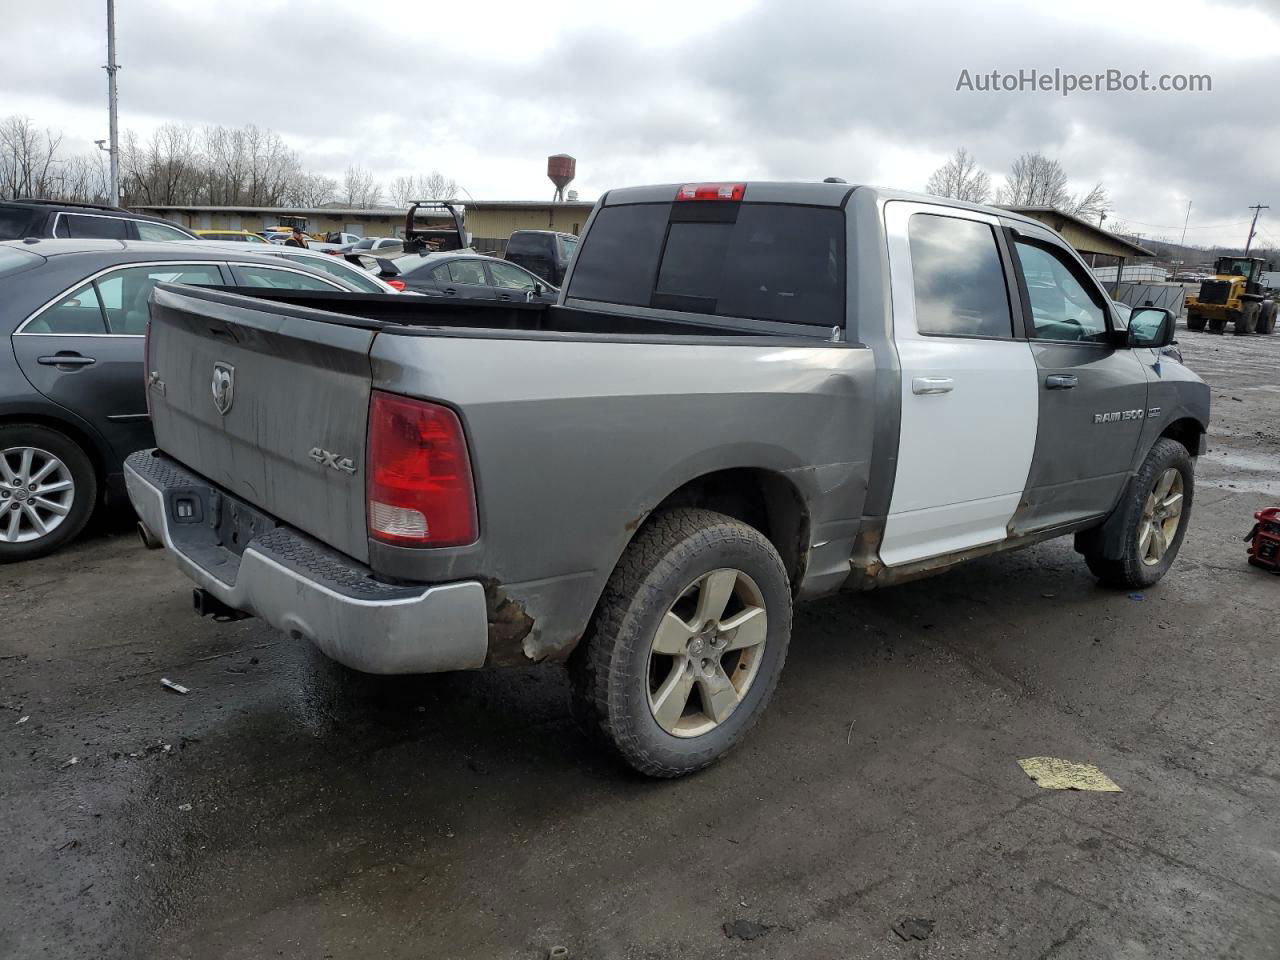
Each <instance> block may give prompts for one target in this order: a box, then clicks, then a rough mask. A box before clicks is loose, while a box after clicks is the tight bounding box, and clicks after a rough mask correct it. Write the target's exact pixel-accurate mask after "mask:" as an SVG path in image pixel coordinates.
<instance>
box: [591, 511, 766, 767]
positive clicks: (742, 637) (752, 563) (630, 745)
mask: <svg viewBox="0 0 1280 960" xmlns="http://www.w3.org/2000/svg"><path fill="white" fill-rule="evenodd" d="M790 637H791V588H790V584H789V581H788V579H787V572H786V569H785V568H784V567H783V565H782V560H781V558H780V557H779V556H778V552H777V550H775V549H774V547H773V545H772V544H771V543H770V542H769V541H768V539H766V538H765V536H764V535H763V534H761V533H760V532H759V531H758V530H756V529H755V528H754V527H751V526H748V525H747V524H745V523H742V522H740V521H738V520H734V519H733V518H732V517H728V516H725V515H723V514H720V513H714V512H712V511H710V510H701V509H678V510H670V511H667V512H664V513H662V514H659V515H658V516H656V517H654V518H653V519H652V520H651V521H650V523H649V524H648V525H647V526H646V527H645V529H644V530H642V531H641V532H640V533H639V534H638V535H637V536H636V539H635V540H634V541H633V542H632V543H631V545H630V546H629V547H628V548H627V551H626V552H625V553H624V554H623V556H622V560H621V561H620V562H619V564H618V567H617V569H616V570H615V571H614V573H613V576H612V577H610V579H609V584H608V586H607V587H606V588H605V591H604V595H603V596H602V597H601V600H600V604H599V606H598V607H597V609H596V613H595V616H594V618H593V620H592V625H591V629H590V630H589V631H588V634H587V637H586V638H585V639H584V640H583V642H582V644H581V645H580V646H579V647H578V649H577V650H576V651H574V655H573V658H572V659H571V661H570V664H569V668H570V674H571V677H572V680H573V688H574V698H575V704H574V706H575V714H576V715H577V717H578V719H579V721H580V722H581V723H582V724H583V725H584V726H585V727H586V728H587V731H586V732H588V733H589V734H592V735H597V737H598V739H601V740H603V741H604V742H605V744H607V745H608V746H610V747H611V748H612V749H613V750H614V751H616V752H617V753H618V754H619V755H621V757H622V759H623V760H625V761H626V762H627V763H628V764H629V765H630V766H631V767H633V768H634V769H635V770H638V771H639V772H641V773H644V774H647V775H649V776H653V777H679V776H683V775H685V774H688V773H692V772H694V771H695V770H700V769H702V768H703V767H706V766H708V765H709V764H711V763H713V762H714V761H716V760H717V759H719V758H720V757H721V756H722V755H724V754H725V753H726V752H728V751H729V750H730V749H732V748H733V747H734V746H735V745H736V744H737V743H738V741H739V740H741V739H742V737H743V736H744V735H745V734H746V732H747V731H748V730H749V729H750V728H751V726H752V725H753V724H754V723H755V722H756V720H757V719H758V718H759V716H760V714H761V713H762V712H763V711H764V708H765V706H766V704H767V703H768V702H769V698H770V697H771V696H772V695H773V689H774V686H775V685H776V684H777V682H778V675H779V674H780V673H781V671H782V664H783V661H784V660H785V659H786V654H787V644H788V642H789V640H790Z"/></svg>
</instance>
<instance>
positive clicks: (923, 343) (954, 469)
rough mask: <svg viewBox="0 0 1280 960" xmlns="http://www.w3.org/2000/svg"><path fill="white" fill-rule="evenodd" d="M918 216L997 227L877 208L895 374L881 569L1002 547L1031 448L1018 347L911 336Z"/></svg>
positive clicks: (1028, 373)
mask: <svg viewBox="0 0 1280 960" xmlns="http://www.w3.org/2000/svg"><path fill="white" fill-rule="evenodd" d="M916 213H928V214H934V215H941V216H948V217H952V216H954V217H958V218H960V219H965V220H975V221H978V222H980V223H984V224H987V225H989V226H991V227H996V226H997V221H996V220H995V218H993V217H989V216H987V215H985V214H980V213H971V212H969V211H963V210H954V209H951V208H945V207H944V208H939V207H934V206H931V205H928V204H918V203H907V202H901V201H893V202H890V203H888V204H886V205H885V226H886V231H887V235H888V240H889V271H890V281H891V289H892V297H893V316H894V340H895V342H896V345H897V349H898V359H899V363H900V365H901V370H902V387H901V390H902V394H901V395H902V421H901V430H900V433H899V441H898V464H897V472H896V475H895V478H894V486H893V496H892V498H891V500H890V504H889V516H888V518H887V521H886V524H885V534H884V539H883V541H882V543H881V547H880V558H881V560H882V561H883V562H884V563H885V564H886V565H889V566H894V565H897V564H903V563H910V562H911V561H914V560H922V559H925V558H927V557H933V556H938V555H940V554H944V553H952V552H955V551H958V550H964V549H967V548H969V547H976V546H980V545H983V544H988V543H995V542H998V541H1000V540H1003V539H1004V538H1005V537H1006V536H1007V524H1008V522H1009V520H1010V519H1011V518H1012V516H1013V513H1014V511H1015V510H1016V509H1017V506H1018V501H1019V500H1020V498H1021V496H1022V492H1023V489H1024V488H1025V486H1026V482H1027V474H1028V471H1029V470H1030V467H1031V456H1032V453H1033V451H1034V450H1035V442H1036V423H1037V415H1038V411H1037V403H1038V400H1039V391H1038V389H1037V385H1038V379H1037V378H1038V375H1037V368H1036V363H1035V358H1034V356H1033V355H1032V352H1031V348H1030V345H1029V344H1027V342H1026V341H1024V340H1013V339H995V338H979V337H951V336H937V335H925V334H921V333H920V332H919V331H918V329H917V324H916V310H915V284H914V276H913V274H912V264H911V250H910V244H909V240H908V233H907V228H908V222H909V220H910V218H911V216H912V215H913V214H916Z"/></svg>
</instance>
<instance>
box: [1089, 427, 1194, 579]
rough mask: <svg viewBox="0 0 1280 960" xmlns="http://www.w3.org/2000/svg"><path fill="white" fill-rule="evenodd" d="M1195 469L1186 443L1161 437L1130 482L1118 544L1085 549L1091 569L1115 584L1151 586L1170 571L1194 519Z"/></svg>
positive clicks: (1121, 505)
mask: <svg viewBox="0 0 1280 960" xmlns="http://www.w3.org/2000/svg"><path fill="white" fill-rule="evenodd" d="M1194 494H1195V470H1194V467H1193V465H1192V462H1191V455H1190V454H1189V453H1188V452H1187V448H1186V447H1184V446H1183V445H1182V444H1180V443H1178V442H1177V441H1176V440H1169V439H1168V438H1161V439H1159V440H1157V441H1156V442H1155V444H1154V445H1153V446H1152V447H1151V452H1150V453H1148V454H1147V459H1146V460H1145V461H1143V464H1142V467H1141V468H1139V470H1138V472H1137V474H1136V475H1135V476H1134V478H1133V479H1132V480H1131V481H1130V482H1129V487H1128V489H1127V490H1126V491H1125V494H1124V497H1123V498H1122V499H1121V501H1120V504H1119V505H1118V506H1117V507H1116V509H1117V510H1120V511H1123V513H1122V515H1121V530H1120V536H1119V543H1120V546H1119V548H1118V549H1116V550H1115V551H1114V552H1113V553H1110V554H1108V553H1104V552H1102V551H1101V550H1090V551H1087V552H1086V553H1085V562H1086V563H1087V564H1088V565H1089V570H1090V571H1092V573H1093V575H1094V576H1096V577H1097V578H1098V579H1099V580H1100V581H1101V582H1102V583H1103V584H1105V585H1107V586H1112V587H1125V588H1133V587H1149V586H1151V585H1152V584H1153V583H1155V582H1156V581H1158V580H1159V579H1160V578H1161V577H1163V576H1164V575H1165V573H1167V572H1168V570H1169V567H1170V566H1172V564H1173V561H1174V558H1175V557H1177V555H1178V550H1179V549H1180V548H1181V547H1182V538H1183V536H1184V535H1185V534H1186V531H1187V521H1188V520H1190V519H1191V501H1192V499H1193V497H1194Z"/></svg>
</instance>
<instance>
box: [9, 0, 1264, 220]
mask: <svg viewBox="0 0 1280 960" xmlns="http://www.w3.org/2000/svg"><path fill="white" fill-rule="evenodd" d="M120 8H121V11H120V59H121V62H122V63H123V64H124V69H123V70H122V71H121V75H120V77H121V87H122V110H123V117H124V122H125V124H126V125H127V126H128V125H132V126H136V127H139V128H146V127H148V126H151V125H154V124H155V123H157V122H160V121H162V120H165V119H172V120H180V121H183V122H188V123H193V124H202V123H223V124H237V125H238V124H242V123H247V122H254V123H257V124H259V125H261V126H269V127H271V128H273V129H275V130H277V131H279V132H280V133H281V134H283V135H284V136H285V137H286V138H287V139H289V140H290V141H291V142H292V143H293V144H294V145H295V146H296V147H298V149H299V150H300V152H301V153H302V154H303V157H304V160H305V161H306V163H307V164H308V165H309V166H311V167H313V168H319V169H324V170H325V171H326V172H330V173H336V172H340V171H341V169H342V168H343V167H345V166H346V164H347V163H348V162H350V161H351V160H357V161H359V162H361V163H363V164H364V165H365V166H367V167H370V168H372V169H374V170H375V171H377V172H378V173H379V174H380V175H382V176H384V177H386V178H388V179H389V178H390V177H392V176H394V175H396V174H397V173H403V172H411V171H415V170H422V169H430V168H433V167H434V168H439V169H441V170H444V171H446V172H447V173H448V174H449V175H451V176H453V177H455V178H457V179H458V180H459V182H461V183H462V184H463V185H464V186H466V187H468V188H469V189H471V190H472V191H473V192H475V193H476V194H477V195H479V196H488V197H500V196H506V197H509V196H528V195H533V196H542V195H544V194H546V193H548V192H549V188H548V187H547V185H546V183H545V181H544V179H543V178H542V174H541V169H542V162H543V157H545V155H546V154H548V153H553V152H557V151H560V150H567V151H568V152H571V153H574V154H575V155H576V156H577V157H578V158H579V171H580V172H579V183H578V184H577V186H578V187H579V188H580V189H581V190H582V191H583V193H584V195H593V194H594V193H596V192H598V191H600V190H603V189H607V188H608V187H610V186H615V185H620V184H626V183H636V182H642V181H645V180H653V179H663V180H683V179H698V178H706V177H721V176H733V177H738V176H752V177H778V178H788V177H805V178H810V177H821V176H825V175H828V174H838V175H842V176H845V177H847V178H848V179H850V180H853V181H857V180H868V179H876V180H879V181H881V182H886V183H888V184H889V185H893V186H901V187H906V188H908V189H918V188H920V187H921V185H922V183H923V179H924V176H925V175H926V174H927V172H928V171H927V167H928V166H929V165H931V164H933V163H934V162H935V161H940V159H941V158H942V157H943V155H945V154H947V153H949V152H950V151H951V150H953V149H954V148H955V147H956V146H958V145H962V144H963V145H965V146H967V147H968V148H969V150H970V151H971V152H973V153H974V154H975V155H976V156H977V157H978V159H979V161H980V162H981V163H982V164H983V165H984V166H986V167H987V169H988V170H990V172H991V173H992V174H993V177H994V179H995V180H996V181H997V182H998V181H999V179H1000V178H1001V175H1002V174H1003V172H1004V170H1005V169H1007V167H1008V164H1009V163H1010V161H1011V160H1012V159H1013V158H1014V157H1015V156H1016V155H1017V154H1019V153H1021V152H1023V151H1026V150H1041V151H1043V152H1045V153H1047V154H1049V155H1052V156H1058V157H1060V158H1061V159H1062V160H1063V163H1064V165H1065V166H1066V168H1067V171H1068V173H1069V174H1070V175H1071V177H1072V180H1073V182H1074V183H1075V184H1076V185H1077V187H1086V186H1089V185H1092V183H1094V182H1096V181H1098V180H1102V181H1104V182H1105V183H1106V184H1107V186H1108V187H1109V189H1110V190H1111V193H1112V196H1113V200H1114V203H1115V206H1116V211H1115V213H1114V214H1113V216H1116V217H1119V218H1123V219H1127V220H1129V221H1132V222H1135V223H1138V222H1141V221H1149V222H1151V223H1155V224H1175V223H1180V220H1181V210H1182V209H1183V207H1184V206H1185V198H1191V199H1193V200H1194V201H1195V217H1194V218H1193V221H1192V223H1193V226H1198V225H1200V224H1210V223H1215V222H1223V221H1227V222H1235V221H1238V220H1241V219H1244V218H1245V216H1246V211H1245V209H1244V208H1245V207H1246V206H1247V205H1248V204H1251V203H1255V202H1258V201H1259V200H1261V201H1262V202H1267V201H1268V200H1274V201H1275V204H1274V206H1276V207H1277V209H1280V196H1271V194H1272V192H1273V191H1274V190H1275V188H1276V185H1277V178H1276V176H1275V173H1274V169H1275V168H1274V160H1273V158H1274V157H1275V156H1276V155H1277V150H1278V149H1280V115H1278V111H1277V110H1276V108H1275V106H1274V101H1275V98H1274V94H1273V91H1275V90H1277V89H1280V44H1275V43H1264V44H1262V45H1261V46H1260V48H1259V49H1258V51H1257V53H1256V55H1254V56H1251V57H1249V58H1247V59H1230V58H1225V59H1215V58H1214V54H1215V51H1216V50H1217V49H1218V48H1217V45H1215V44H1207V43H1202V42H1197V41H1198V40H1199V39H1200V38H1201V36H1202V35H1203V34H1204V32H1205V31H1206V30H1213V29H1221V28H1225V27H1226V26H1228V25H1231V26H1232V27H1233V30H1232V32H1233V33H1235V29H1234V28H1235V27H1238V26H1240V25H1241V24H1244V25H1247V26H1249V27H1251V28H1252V29H1245V30H1243V31H1241V34H1242V35H1243V36H1244V37H1245V38H1246V43H1248V42H1249V41H1248V38H1249V37H1250V36H1251V35H1252V34H1255V33H1257V34H1259V35H1261V36H1265V37H1270V38H1274V37H1275V36H1277V24H1278V23H1280V11H1278V10H1277V4H1275V3H1266V4H1263V3H1258V2H1250V0H1221V2H1220V6H1219V7H1218V9H1217V10H1216V11H1213V12H1212V13H1211V17H1209V19H1208V20H1206V21H1205V22H1204V23H1197V22H1188V23H1186V27H1185V34H1179V33H1178V32H1177V31H1173V32H1170V31H1168V30H1159V31H1154V32H1148V31H1144V25H1143V22H1142V19H1141V18H1140V17H1135V18H1133V19H1132V20H1130V21H1129V22H1125V23H1119V22H1117V23H1114V24H1113V23H1111V22H1109V21H1107V20H1106V19H1104V20H1102V21H1099V20H1097V19H1092V20H1091V19H1087V18H1084V17H1081V16H1076V17H1068V16H1065V15H1063V16H1051V15H1049V14H1048V13H1047V12H1041V11H1039V10H1038V9H1037V8H1035V7H1034V6H1033V5H1029V4H1025V3H1022V4H1015V3H1013V2H1011V0H988V2H986V3H981V4H964V5H959V4H952V3H948V2H945V0H916V2H896V3H893V4H884V5H881V6H879V7H871V6H869V5H866V4H857V5H852V4H842V3H836V2H827V3H821V2H817V0H790V2H788V3H786V4H780V3H770V2H762V3H760V4H759V5H757V6H756V7H754V8H750V9H748V10H747V11H746V12H744V13H741V14H739V15H737V16H734V17H725V18H722V19H723V22H719V21H717V22H716V23H715V24H714V25H713V27H711V28H708V29H702V30H699V31H695V32H694V33H692V34H691V35H690V36H688V37H687V38H686V39H680V26H681V25H680V22H679V21H676V22H673V23H672V24H671V26H670V29H669V30H665V31H662V32H661V33H659V34H654V33H638V32H635V31H628V30H627V28H626V25H627V20H626V18H624V17H622V16H621V14H620V15H619V19H618V20H617V21H616V22H614V23H613V25H612V26H611V27H599V26H593V27H591V28H590V29H573V28H571V27H568V28H560V29H557V30H555V31H554V32H552V33H550V34H546V35H544V34H538V35H537V36H536V37H533V38H531V39H533V40H536V41H537V42H536V43H530V44H529V45H528V46H529V47H530V49H532V50H535V51H540V52H533V53H529V52H528V51H520V50H519V49H518V48H517V46H515V45H514V44H513V42H506V43H497V44H495V43H493V42H492V41H491V38H490V37H489V36H488V35H487V34H486V23H485V21H486V19H490V18H501V17H502V16H503V12H504V10H503V5H502V4H492V5H489V6H486V7H485V8H483V10H481V9H479V8H476V9H472V10H471V13H470V14H469V16H471V18H472V20H473V21H474V24H473V28H472V29H471V30H464V29H459V28H458V27H457V26H450V27H449V28H447V29H445V30H444V31H443V32H428V31H421V30H418V29H415V28H413V27H412V25H411V24H407V25H405V26H404V27H403V28H400V27H399V26H398V20H399V18H398V16H397V8H395V7H393V6H392V5H390V4H382V5H379V6H378V7H376V8H368V7H366V6H359V7H356V6H354V5H347V4H336V3H335V4H324V3H319V2H308V3H306V4H298V3H261V4H257V5H254V6H248V5H245V4H234V5H232V4H225V3H220V4H219V3H206V4H195V3H190V4H183V5H181V6H178V5H176V4H168V3H162V2H159V0H128V2H127V3H122V4H120ZM1059 12H1060V11H1059ZM689 16H690V17H692V18H695V19H696V18H697V11H696V5H690V12H689ZM101 17H102V15H101V7H100V4H99V3H97V2H89V0H84V2H72V0H50V2H43V3H40V4H21V5H19V6H18V7H16V8H15V9H13V10H10V11H8V12H7V20H8V22H7V27H8V29H7V31H6V32H7V34H8V36H9V37H11V38H12V37H19V38H21V42H19V43H17V44H9V45H7V50H6V57H5V60H4V62H3V64H0V104H5V103H16V104H17V105H18V106H19V107H20V108H23V110H24V112H29V113H30V112H32V111H31V110H30V109H26V108H25V107H23V104H24V103H27V102H31V103H38V104H40V105H42V108H45V109H43V112H42V114H41V115H40V116H38V117H37V120H39V121H40V122H41V123H44V124H48V125H50V126H54V127H58V126H64V125H65V124H66V120H65V119H64V117H63V116H60V115H59V110H63V109H65V111H66V113H65V115H66V116H72V115H74V116H77V117H82V116H84V115H85V113H84V112H85V111H86V110H88V109H96V108H99V107H101V105H102V102H103V100H104V87H105V83H104V77H103V74H102V71H101V69H100V65H101V63H102V61H103V51H102V39H101V38H102V21H101ZM1118 17H1119V15H1118ZM564 19H565V21H566V22H570V23H571V22H573V21H574V19H575V17H574V16H573V15H572V14H570V15H567V16H566V17H565V18H564ZM517 39H518V38H517ZM513 51H515V52H514V53H513ZM1031 67H1036V68H1039V69H1042V70H1044V69H1048V70H1052V69H1053V68H1054V67H1061V68H1062V69H1064V70H1069V71H1073V72H1077V73H1086V72H1094V71H1102V70H1105V69H1108V68H1120V69H1132V70H1135V71H1136V70H1139V69H1147V70H1150V71H1152V72H1154V73H1163V72H1168V73H1177V72H1180V73H1209V74H1211V75H1212V77H1213V92H1212V93H1209V94H1202V95H1192V94H1183V95H1174V94H1161V95H1156V94H1136V93H1135V94H1105V93H1094V94H1084V93H1078V94H1076V95H1074V96H1072V97H1069V98H1063V97H1060V96H1055V95H1052V94H1036V93H1000V94H979V93H965V92H956V91H955V85H956V80H957V78H958V76H959V74H960V71H961V70H962V69H969V70H971V71H989V70H992V69H998V70H1002V71H1016V70H1017V69H1019V68H1031ZM50 104H52V105H53V108H52V112H50V110H49V109H48V105H50ZM7 112H11V111H10V110H9V109H8V108H6V107H3V106H0V113H7ZM68 132H69V133H70V134H72V135H74V136H78V137H81V138H86V139H91V138H92V137H93V136H101V132H100V130H99V129H92V130H82V129H75V130H69V131H68ZM1264 226H1265V224H1264ZM1144 232H1150V233H1159V232H1164V233H1168V232H1169V231H1168V230H1165V231H1160V230H1156V229H1152V230H1150V231H1145V230H1144ZM1173 232H1174V233H1176V232H1177V231H1173ZM1271 232H1272V234H1273V235H1280V229H1277V230H1273V231H1271ZM1239 233H1240V234H1241V237H1240V239H1243V230H1241V231H1239ZM1190 236H1191V237H1192V239H1196V238H1197V236H1199V237H1200V238H1201V239H1213V238H1212V237H1210V236H1208V235H1207V234H1197V233H1196V232H1195V231H1193V232H1192V233H1191V234H1190Z"/></svg>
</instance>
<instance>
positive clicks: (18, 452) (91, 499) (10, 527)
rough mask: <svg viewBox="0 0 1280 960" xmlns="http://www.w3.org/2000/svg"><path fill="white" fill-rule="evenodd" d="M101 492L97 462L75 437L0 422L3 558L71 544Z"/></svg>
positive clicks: (0, 552)
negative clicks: (82, 448)
mask: <svg viewBox="0 0 1280 960" xmlns="http://www.w3.org/2000/svg"><path fill="white" fill-rule="evenodd" d="M97 497H98V485H97V478H96V476H95V475H94V471H93V464H92V463H90V462H89V458H88V457H87V456H86V455H85V452H84V451H83V450H81V449H80V447H79V446H78V445H77V444H76V443H75V441H73V440H71V439H70V438H69V437H67V436H65V435H64V434H61V433H59V432H57V431H56V430H50V429H49V428H48V427H43V426H39V425H37V424H6V425H4V426H0V563H8V562H12V561H15V560H30V559H32V558H34V557H42V556H44V555H45V554H48V553H52V552H53V551H55V550H57V549H58V548H59V547H62V546H63V545H64V544H66V543H68V542H69V541H70V540H71V539H72V538H73V537H75V535H76V534H78V533H79V532H80V531H81V530H82V529H84V525H85V524H86V523H87V522H88V521H89V516H90V514H92V513H93V507H94V504H95V503H96V502H97Z"/></svg>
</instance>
